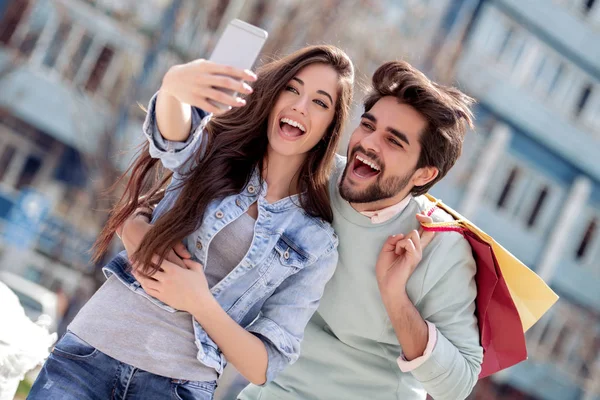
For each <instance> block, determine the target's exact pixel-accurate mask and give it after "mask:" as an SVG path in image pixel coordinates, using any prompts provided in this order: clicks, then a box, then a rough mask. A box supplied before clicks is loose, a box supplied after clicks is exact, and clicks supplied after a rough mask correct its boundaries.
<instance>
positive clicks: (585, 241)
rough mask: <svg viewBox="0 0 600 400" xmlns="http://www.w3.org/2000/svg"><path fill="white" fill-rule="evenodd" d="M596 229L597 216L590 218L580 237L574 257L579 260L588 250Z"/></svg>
mask: <svg viewBox="0 0 600 400" xmlns="http://www.w3.org/2000/svg"><path fill="white" fill-rule="evenodd" d="M597 230H598V220H597V218H592V220H591V221H590V223H589V224H588V226H587V229H586V230H585V233H584V234H583V237H582V238H581V242H580V243H579V246H578V247H577V252H576V253H575V258H576V259H577V260H580V259H582V258H584V257H585V255H586V254H587V252H588V251H589V248H590V244H591V243H592V242H593V240H594V238H595V236H596V234H597V233H598V232H597Z"/></svg>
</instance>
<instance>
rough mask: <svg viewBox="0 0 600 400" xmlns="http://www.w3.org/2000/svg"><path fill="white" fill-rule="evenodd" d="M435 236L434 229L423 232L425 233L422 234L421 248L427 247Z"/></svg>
mask: <svg viewBox="0 0 600 400" xmlns="http://www.w3.org/2000/svg"><path fill="white" fill-rule="evenodd" d="M434 237H435V232H434V231H425V232H423V234H422V235H421V249H424V248H425V247H427V245H428V244H429V243H431V241H432V240H433V238H434Z"/></svg>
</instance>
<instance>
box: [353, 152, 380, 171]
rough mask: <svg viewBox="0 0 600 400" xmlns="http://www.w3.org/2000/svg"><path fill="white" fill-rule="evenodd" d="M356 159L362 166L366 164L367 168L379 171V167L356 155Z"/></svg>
mask: <svg viewBox="0 0 600 400" xmlns="http://www.w3.org/2000/svg"><path fill="white" fill-rule="evenodd" d="M356 158H357V159H358V161H361V162H362V163H363V164H367V165H368V166H369V167H371V168H373V169H374V170H375V171H379V170H380V169H379V167H378V166H377V165H376V164H375V163H373V162H371V161H369V160H367V159H365V158H362V157H361V156H358V155H357V156H356Z"/></svg>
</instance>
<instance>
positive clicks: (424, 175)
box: [411, 167, 440, 186]
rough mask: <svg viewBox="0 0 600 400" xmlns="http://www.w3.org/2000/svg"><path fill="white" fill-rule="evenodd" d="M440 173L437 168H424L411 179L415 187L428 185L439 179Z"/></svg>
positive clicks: (417, 171) (418, 170)
mask: <svg viewBox="0 0 600 400" xmlns="http://www.w3.org/2000/svg"><path fill="white" fill-rule="evenodd" d="M439 173H440V171H439V170H438V169H437V168H436V167H422V168H419V169H417V170H416V171H415V173H414V174H413V177H412V179H411V183H412V184H413V186H423V185H427V184H428V183H429V182H431V181H432V180H434V179H435V178H437V176H438V174H439Z"/></svg>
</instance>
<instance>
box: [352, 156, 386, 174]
mask: <svg viewBox="0 0 600 400" xmlns="http://www.w3.org/2000/svg"><path fill="white" fill-rule="evenodd" d="M352 172H353V173H354V174H355V175H356V176H358V177H359V178H362V179H366V178H372V177H374V176H377V175H379V174H380V173H381V166H379V165H378V164H377V163H376V162H374V161H372V160H370V159H368V158H367V157H365V156H363V155H361V154H356V155H355V156H354V160H353V164H352Z"/></svg>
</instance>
